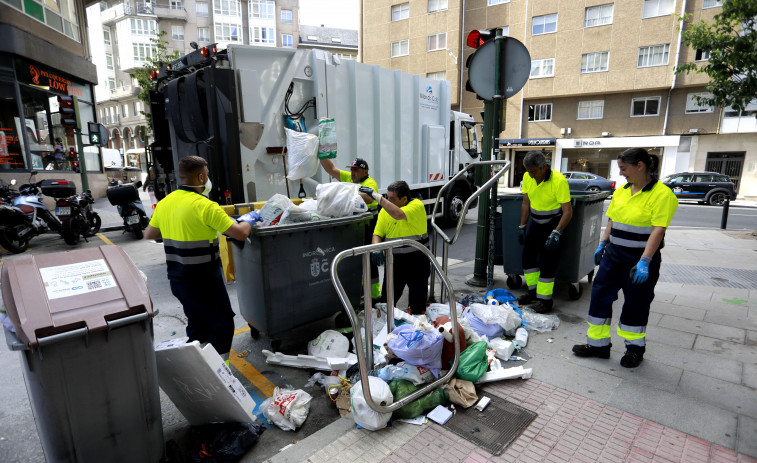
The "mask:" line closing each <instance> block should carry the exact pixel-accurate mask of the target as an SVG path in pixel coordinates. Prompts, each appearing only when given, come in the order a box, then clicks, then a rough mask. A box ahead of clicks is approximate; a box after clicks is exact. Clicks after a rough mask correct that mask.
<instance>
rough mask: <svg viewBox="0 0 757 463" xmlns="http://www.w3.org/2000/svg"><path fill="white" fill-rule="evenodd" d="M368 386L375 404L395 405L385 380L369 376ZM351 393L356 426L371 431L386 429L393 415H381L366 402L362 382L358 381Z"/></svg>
mask: <svg viewBox="0 0 757 463" xmlns="http://www.w3.org/2000/svg"><path fill="white" fill-rule="evenodd" d="M368 384H369V386H370V391H371V399H373V402H374V403H376V404H378V405H381V406H387V405H391V404H393V403H394V398H393V397H392V391H391V389H389V385H388V384H386V383H385V382H384V380H382V379H381V378H377V377H375V376H369V377H368ZM350 392H351V395H352V403H351V409H352V416H353V417H354V419H355V424H357V425H359V426H360V427H363V428H365V429H367V430H369V431H378V430H379V429H383V428H385V427H386V424H387V423H388V422H389V419H390V418H391V417H392V414H391V413H379V412H377V411H375V410H373V409H372V408H371V407H370V406H369V405H368V403H367V402H366V401H365V396H364V395H363V384H362V382H361V381H358V382H357V384H355V385H354V386H352V389H351V391H350Z"/></svg>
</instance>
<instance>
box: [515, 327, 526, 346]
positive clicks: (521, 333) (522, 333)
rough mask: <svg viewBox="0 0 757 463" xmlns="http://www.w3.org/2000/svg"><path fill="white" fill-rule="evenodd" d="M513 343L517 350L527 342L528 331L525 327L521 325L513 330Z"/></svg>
mask: <svg viewBox="0 0 757 463" xmlns="http://www.w3.org/2000/svg"><path fill="white" fill-rule="evenodd" d="M513 344H514V345H515V347H516V348H517V349H518V350H520V349H523V348H524V347H526V344H528V331H526V329H525V328H523V327H521V328H518V329H517V331H515V339H513Z"/></svg>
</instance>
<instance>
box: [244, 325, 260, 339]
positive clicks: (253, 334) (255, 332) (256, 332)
mask: <svg viewBox="0 0 757 463" xmlns="http://www.w3.org/2000/svg"><path fill="white" fill-rule="evenodd" d="M247 326H249V327H250V336H251V337H252V339H258V338H259V337H260V331H259V330H258V329H257V328H255V327H254V326H252V325H250V324H249V323H248V324H247Z"/></svg>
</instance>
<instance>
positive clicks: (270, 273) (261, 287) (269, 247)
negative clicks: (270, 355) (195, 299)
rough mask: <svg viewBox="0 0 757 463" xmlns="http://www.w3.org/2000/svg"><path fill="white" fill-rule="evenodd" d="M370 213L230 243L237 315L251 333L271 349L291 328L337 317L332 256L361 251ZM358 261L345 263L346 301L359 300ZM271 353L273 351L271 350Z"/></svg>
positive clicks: (257, 231)
mask: <svg viewBox="0 0 757 463" xmlns="http://www.w3.org/2000/svg"><path fill="white" fill-rule="evenodd" d="M372 217H373V215H372V214H371V213H370V212H367V213H363V214H359V215H353V216H349V217H342V218H337V219H326V220H320V221H315V222H305V223H298V224H287V225H275V226H270V227H260V226H256V227H253V229H252V232H251V233H250V236H249V238H248V239H247V240H246V241H244V242H241V241H235V240H230V241H231V243H232V244H231V249H232V256H233V258H234V270H235V273H236V279H237V298H238V299H239V311H240V312H241V314H242V316H243V317H244V319H245V320H246V321H247V323H248V324H249V325H250V328H251V329H252V336H253V337H257V336H258V335H259V334H260V333H264V334H265V335H266V336H268V337H269V338H271V339H272V341H274V342H273V344H276V343H277V342H278V341H280V340H281V337H282V336H283V335H285V334H286V333H287V332H288V331H290V330H291V329H293V328H296V327H300V326H302V325H306V324H308V323H311V322H314V321H317V320H321V319H324V318H327V317H330V316H332V315H334V314H336V313H338V312H341V311H342V310H343V309H342V303H341V301H340V300H339V297H338V295H337V293H336V290H334V287H333V286H332V284H331V274H330V267H331V261H332V260H333V259H334V256H336V255H337V254H339V253H340V252H342V251H344V250H345V249H351V248H354V247H358V246H362V245H364V244H365V243H364V240H365V227H366V226H368V224H369V223H370V221H371V219H372ZM361 265H362V264H361V261H360V259H348V260H346V261H345V262H344V264H343V265H341V266H340V267H339V277H340V278H342V281H343V282H344V288H345V290H346V291H347V294H348V296H349V298H350V301H351V302H352V303H353V304H355V305H357V303H358V302H359V301H360V296H361V294H362V291H361V288H362V275H363V271H362V266H361ZM274 349H276V347H275V346H274Z"/></svg>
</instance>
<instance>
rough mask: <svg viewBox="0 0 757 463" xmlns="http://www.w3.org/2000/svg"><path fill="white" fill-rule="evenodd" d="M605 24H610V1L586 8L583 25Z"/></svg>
mask: <svg viewBox="0 0 757 463" xmlns="http://www.w3.org/2000/svg"><path fill="white" fill-rule="evenodd" d="M605 24H612V3H610V4H608V5H599V6H591V7H589V8H586V15H585V16H584V27H594V26H604V25H605Z"/></svg>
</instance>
